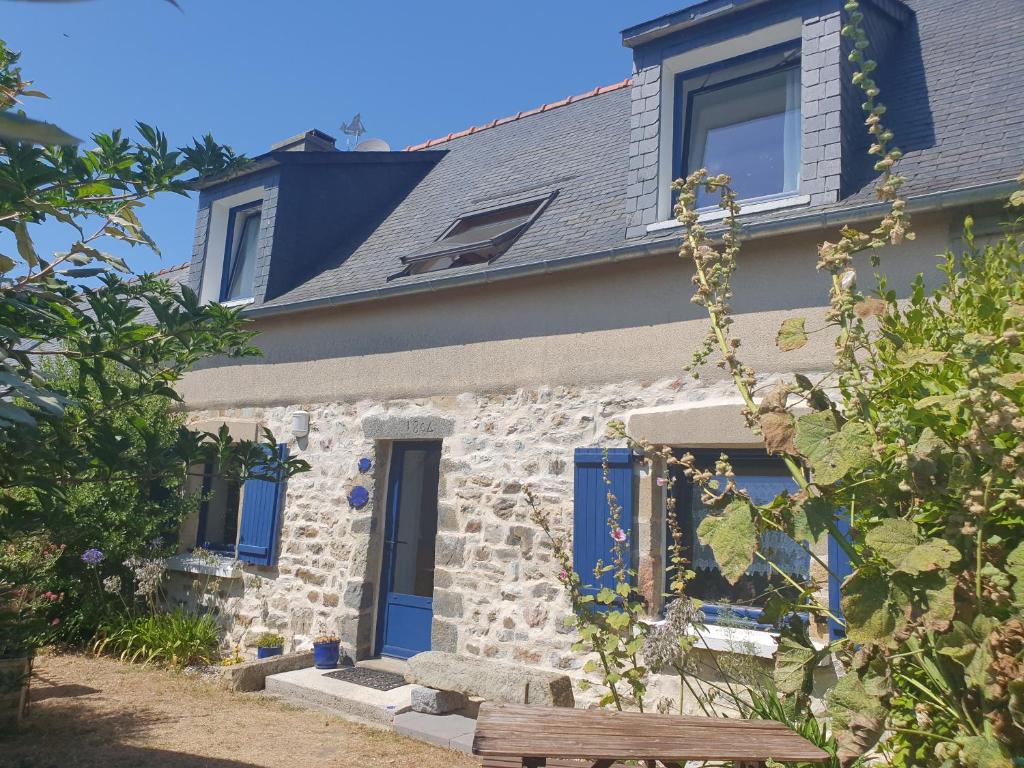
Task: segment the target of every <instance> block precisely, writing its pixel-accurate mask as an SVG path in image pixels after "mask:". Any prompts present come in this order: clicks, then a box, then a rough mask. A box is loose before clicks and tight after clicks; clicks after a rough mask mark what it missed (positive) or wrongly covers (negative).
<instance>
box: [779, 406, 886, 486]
mask: <svg viewBox="0 0 1024 768" xmlns="http://www.w3.org/2000/svg"><path fill="white" fill-rule="evenodd" d="M837 427H838V425H837V421H836V417H835V414H834V413H832V412H831V411H820V412H817V413H809V414H806V415H804V416H801V417H800V418H799V419H797V422H796V440H795V445H796V449H797V450H798V451H800V453H801V454H802V455H803V456H805V457H806V458H807V461H808V463H810V465H811V469H812V470H813V472H814V476H813V479H814V482H816V483H820V484H822V485H832V484H833V483H836V482H838V481H839V480H842V479H843V478H844V477H845V476H846V475H847V474H848V473H849V472H850V471H851V470H854V469H858V468H860V467H862V466H864V464H866V463H867V462H868V461H869V460H870V459H871V446H872V443H873V441H874V438H873V435H872V433H871V429H870V427H868V425H867V424H864V423H862V422H857V421H848V422H846V423H845V424H843V426H842V427H841V428H837Z"/></svg>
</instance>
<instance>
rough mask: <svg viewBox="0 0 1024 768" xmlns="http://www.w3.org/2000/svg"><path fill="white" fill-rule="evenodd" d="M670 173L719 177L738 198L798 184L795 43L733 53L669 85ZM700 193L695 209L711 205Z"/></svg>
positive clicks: (787, 191) (780, 192)
mask: <svg viewBox="0 0 1024 768" xmlns="http://www.w3.org/2000/svg"><path fill="white" fill-rule="evenodd" d="M674 103H675V138H674V157H675V158H676V164H675V167H674V169H673V170H674V173H675V176H676V177H677V178H678V177H684V176H686V175H688V174H690V173H692V172H693V171H695V170H698V169H699V168H706V169H707V170H708V172H709V173H710V174H712V175H715V174H719V173H727V174H729V175H730V176H731V177H732V183H733V187H734V188H735V190H736V192H737V195H738V196H739V197H740V199H753V198H771V197H780V196H785V195H791V194H793V193H795V192H796V191H797V189H798V187H799V185H800V135H801V134H800V42H799V41H795V42H791V43H786V44H783V45H779V46H774V47H772V48H768V49H764V50H762V51H757V52H755V53H751V54H747V55H745V56H739V57H736V58H733V59H729V60H727V61H724V62H720V63H718V64H714V65H711V66H709V67H704V68H701V69H698V70H692V71H689V72H683V73H680V74H679V75H677V76H676V81H675V102H674ZM717 202H718V196H717V194H715V195H709V194H707V193H706V192H701V193H700V194H699V195H698V198H697V207H698V208H702V207H707V206H711V205H716V204H717Z"/></svg>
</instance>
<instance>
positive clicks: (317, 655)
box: [313, 621, 341, 669]
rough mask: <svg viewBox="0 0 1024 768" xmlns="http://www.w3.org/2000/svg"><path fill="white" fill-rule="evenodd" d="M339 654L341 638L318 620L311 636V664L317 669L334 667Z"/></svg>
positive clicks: (336, 664)
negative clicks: (317, 624)
mask: <svg viewBox="0 0 1024 768" xmlns="http://www.w3.org/2000/svg"><path fill="white" fill-rule="evenodd" d="M340 656H341V638H339V637H338V636H337V635H336V634H335V633H334V632H331V631H330V630H328V629H327V625H326V624H324V622H322V621H321V622H320V624H319V626H318V627H317V630H316V636H315V637H314V638H313V665H314V666H315V667H316V668H317V669H334V668H335V667H337V666H338V658H339V657H340Z"/></svg>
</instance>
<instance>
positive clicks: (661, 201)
mask: <svg viewBox="0 0 1024 768" xmlns="http://www.w3.org/2000/svg"><path fill="white" fill-rule="evenodd" d="M802 30H803V19H802V18H801V17H800V16H794V17H793V18H791V19H786V20H785V21H780V22H778V23H776V24H771V25H769V26H767V27H762V28H761V29H758V30H755V31H753V32H749V33H747V34H745V35H737V36H736V37H732V38H729V39H728V40H723V41H721V42H718V43H712V44H711V45H705V46H701V47H699V48H693V49H691V50H689V51H685V52H683V53H680V54H677V55H675V56H669V57H667V58H665V59H664V60H663V61H662V63H661V116H660V117H661V120H660V126H661V128H660V130H659V140H658V216H657V222H656V223H654V224H651V225H650V226H649V227H648V230H649V231H656V230H658V229H667V228H671V227H672V226H676V225H677V224H676V222H675V220H674V218H673V216H672V181H673V178H672V176H673V159H674V158H673V140H674V137H675V132H676V130H675V129H676V126H675V121H676V119H677V118H678V119H679V120H682V121H684V123H685V121H686V120H688V119H689V116H688V115H686V114H685V105H684V107H682V108H680V109H679V110H676V105H675V86H674V84H675V79H676V75H679V74H681V73H683V72H689V71H691V70H695V69H700V68H702V67H706V66H708V65H711V64H718V63H720V62H723V61H726V60H728V59H732V58H735V57H737V56H743V55H745V54H749V53H756V52H757V51H761V50H764V49H766V48H771V47H773V46H776V45H782V44H783V43H787V42H790V41H792V40H800V39H801V33H802ZM798 198H801V196H799V195H794V196H793V197H786V198H783V199H780V200H773V201H772V203H773V204H774V205H773V207H776V208H779V207H789V206H791V205H799V204H805V203H806V202H808V201H809V199H802V200H801V199H798ZM713 213H717V212H713Z"/></svg>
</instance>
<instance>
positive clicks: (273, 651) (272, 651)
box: [256, 645, 284, 659]
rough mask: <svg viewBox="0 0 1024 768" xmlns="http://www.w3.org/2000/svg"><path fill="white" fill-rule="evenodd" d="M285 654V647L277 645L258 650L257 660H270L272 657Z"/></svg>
mask: <svg viewBox="0 0 1024 768" xmlns="http://www.w3.org/2000/svg"><path fill="white" fill-rule="evenodd" d="M282 653H284V647H283V646H280V645H275V646H272V647H270V648H257V649H256V658H257V659H269V658H270V657H271V656H280V655H281V654H282Z"/></svg>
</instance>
